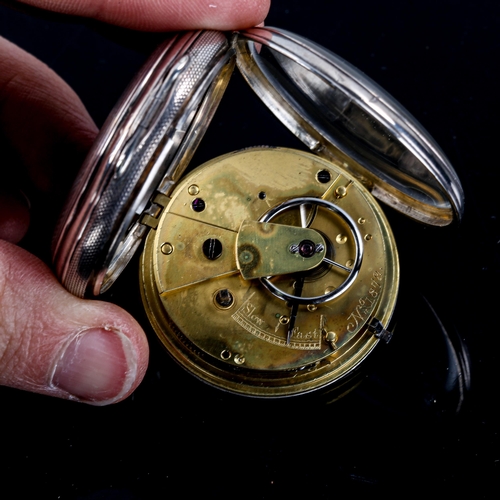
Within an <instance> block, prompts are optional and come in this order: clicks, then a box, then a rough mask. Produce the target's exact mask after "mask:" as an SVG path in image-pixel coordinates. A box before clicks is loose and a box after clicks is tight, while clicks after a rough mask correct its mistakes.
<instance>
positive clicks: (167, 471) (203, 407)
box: [0, 0, 500, 499]
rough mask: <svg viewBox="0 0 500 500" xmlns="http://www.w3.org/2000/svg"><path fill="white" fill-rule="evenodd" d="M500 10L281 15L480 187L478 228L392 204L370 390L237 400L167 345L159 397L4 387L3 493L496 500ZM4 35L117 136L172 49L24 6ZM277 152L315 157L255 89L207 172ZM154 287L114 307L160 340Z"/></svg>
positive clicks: (481, 5) (230, 99)
mask: <svg viewBox="0 0 500 500" xmlns="http://www.w3.org/2000/svg"><path fill="white" fill-rule="evenodd" d="M499 10H500V9H499V7H498V4H497V3H496V2H493V1H486V0H475V1H474V2H472V1H471V0H465V1H460V0H455V1H452V0H433V1H431V0H419V1H418V2H413V1H406V2H401V1H396V0H380V1H377V2H375V1H371V2H368V1H351V2H333V1H326V0H307V1H305V2H299V1H297V0H288V1H285V0H275V1H274V2H273V6H272V9H271V12H270V15H269V18H268V21H267V23H268V24H269V25H274V26H280V27H283V28H286V29H289V30H292V31H295V32H297V33H300V34H302V35H304V36H306V37H308V38H311V39H313V40H315V41H317V42H319V43H321V44H323V45H325V46H326V47H328V48H329V49H331V50H333V51H334V52H336V53H337V54H339V55H341V56H342V57H344V58H345V59H347V60H348V61H350V62H351V63H353V64H354V65H356V66H358V67H359V68H360V69H361V70H363V71H364V72H366V73H367V74H368V75H369V76H370V77H372V78H373V79H374V80H375V81H377V82H378V83H379V84H381V85H382V86H383V87H385V88H386V89H387V90H388V91H389V92H390V93H391V94H393V95H394V97H396V99H398V100H399V101H400V102H402V103H403V104H404V105H405V107H406V108H407V109H408V110H409V111H410V112H411V113H412V114H413V115H414V116H415V117H416V118H417V119H418V120H419V121H420V122H421V123H422V124H423V125H424V126H425V127H426V128H427V129H428V130H429V132H430V133H431V135H433V136H434V138H435V139H436V140H437V142H438V143H439V144H440V145H441V147H442V148H443V149H444V151H445V152H446V154H447V155H448V157H449V158H450V160H451V162H452V164H453V165H454V166H455V168H456V170H457V172H458V174H459V176H460V178H461V181H462V184H463V187H464V190H465V196H466V209H465V218H464V220H463V223H462V224H461V225H460V226H458V227H457V226H455V227H452V228H445V229H434V228H426V227H423V226H420V225H418V224H416V223H413V222H410V221H407V220H404V218H402V217H400V216H398V215H396V214H394V213H392V212H391V211H390V210H387V214H388V217H389V218H390V220H391V222H392V224H393V226H394V232H395V236H396V240H397V242H398V247H399V251H400V257H401V272H402V283H403V289H402V293H401V303H400V306H399V311H398V314H399V318H400V320H399V322H400V324H399V326H398V330H397V334H398V335H396V336H395V338H394V340H393V341H392V342H391V344H390V345H389V346H388V347H387V350H386V352H385V353H384V357H383V358H382V363H381V364H379V365H378V366H376V367H374V369H373V371H372V372H371V375H370V376H369V377H368V379H367V380H366V382H365V383H364V384H363V385H362V386H361V387H360V389H358V390H356V391H355V392H354V393H353V394H351V395H349V396H348V397H346V398H345V399H343V400H342V401H340V402H337V403H333V404H326V403H325V402H324V401H315V400H310V399H304V400H303V401H300V402H298V403H295V404H288V403H283V402H281V403H280V402H278V403H262V402H259V401H253V400H252V401H241V400H239V399H232V398H227V397H224V396H223V395H221V394H220V393H218V392H217V391H213V390H209V389H208V388H206V387H204V386H202V384H201V383H199V382H197V381H196V380H193V379H192V378H191V377H190V376H188V375H186V374H185V373H184V372H182V371H181V370H180V369H179V368H178V367H177V366H176V365H175V364H174V363H173V362H172V361H171V360H170V359H169V358H168V356H167V355H166V354H165V353H164V352H163V351H162V350H161V348H160V347H159V345H157V344H156V341H155V339H154V337H153V335H151V336H150V338H151V342H150V343H151V346H152V354H151V363H150V368H149V370H148V373H147V375H146V378H145V380H144V382H143V384H142V385H141V387H140V388H139V389H138V390H137V391H136V392H135V394H134V395H133V396H132V397H131V398H129V399H128V400H127V401H125V402H123V403H120V404H117V405H114V406H112V407H106V408H94V407H88V406H85V405H80V404H75V403H71V402H66V401H59V400H52V399H49V398H46V397H41V396H37V395H33V394H27V393H21V392H18V391H14V390H11V389H6V388H0V398H1V399H0V401H1V405H0V406H1V408H2V410H1V412H2V417H1V420H0V422H1V428H2V434H3V437H2V445H1V452H0V457H1V458H0V460H1V464H0V465H1V467H0V478H1V482H0V484H1V488H2V489H4V492H3V493H0V497H2V498H17V497H35V498H61V499H65V498H78V499H101V498H103V499H104V498H106V499H107V498H112V499H114V498H117V499H118V498H120V499H122V498H123V499H142V498H159V497H162V496H168V497H171V498H178V497H187V496H189V497H195V496H196V495H204V496H205V495H206V496H211V497H213V498H221V497H222V498H224V497H229V496H231V497H241V496H244V497H247V498H248V497H250V498H275V497H278V496H280V495H284V494H291V495H293V496H294V497H295V498H297V497H298V496H299V495H304V496H307V497H308V498H312V497H317V498H334V497H335V496H336V495H338V494H339V493H344V494H345V493H347V494H360V493H383V494H386V495H388V496H394V497H398V498H400V497H403V496H407V495H408V494H409V493H411V492H415V491H418V492H420V493H422V492H423V493H426V494H437V493H438V492H439V493H446V494H450V495H451V494H457V493H458V494H460V493H461V492H464V491H465V488H466V487H472V488H473V491H474V492H475V493H474V496H475V498H493V497H496V495H497V493H496V492H495V487H496V486H497V484H498V479H499V467H500V463H499V462H500V448H499V442H498V440H499V438H498V432H499V431H500V411H499V410H498V403H497V399H498V389H497V384H498V368H497V365H498V358H499V356H498V349H499V347H500V342H499V333H500V331H499V327H498V300H499V294H498V281H499V277H500V276H499V269H500V262H499V245H500V227H499V217H500V213H499V199H498V194H497V192H498V184H499V180H500V176H499V173H498V152H497V149H496V148H497V147H498V138H497V135H498V132H499V130H498V125H497V115H498V111H499V106H498V85H499V84H498V79H497V77H496V74H497V71H498V60H499V50H498V49H499V36H498V31H499V29H500V26H499ZM0 34H1V35H2V36H4V37H6V38H9V39H10V40H12V41H14V42H16V43H18V44H19V45H20V46H21V47H23V48H25V49H26V50H28V51H30V52H32V53H33V54H35V55H36V56H37V57H39V58H40V59H42V60H43V61H45V62H46V63H47V64H49V65H50V66H51V67H52V68H53V69H54V70H55V71H56V72H58V73H59V74H60V75H61V76H62V77H63V78H65V79H66V80H67V81H68V82H69V84H70V85H71V86H73V88H74V89H75V90H76V91H77V93H78V94H79V95H80V96H81V98H82V100H83V102H84V104H85V105H86V106H87V108H88V109H89V111H90V114H91V115H92V117H93V118H94V119H95V121H96V122H97V123H98V124H99V125H100V124H102V122H103V121H104V119H105V118H106V116H107V114H108V113H109V111H110V110H111V108H112V106H113V104H114V103H115V101H116V100H117V99H118V97H119V95H120V93H121V92H122V90H123V89H124V88H125V86H126V85H127V83H128V81H129V80H130V78H131V77H132V76H133V74H134V73H135V71H136V70H137V69H138V68H139V67H140V64H141V62H142V61H143V60H144V58H145V57H146V54H147V53H148V52H149V51H150V50H151V48H152V47H153V46H154V45H155V44H156V43H157V41H158V39H159V38H161V37H158V35H155V36H151V35H148V34H136V33H130V32H127V31H123V30H119V29H106V28H105V27H103V26H100V25H98V24H95V23H91V22H85V21H81V20H78V19H67V18H64V17H61V16H54V15H42V16H41V15H39V14H37V12H36V11H34V10H23V11H17V10H13V9H12V8H11V7H8V6H0ZM257 123H258V124H259V126H256V124H257ZM258 144H272V145H281V146H293V147H300V145H299V144H298V143H297V142H296V141H295V140H294V139H293V138H292V137H290V134H289V133H288V132H287V131H286V130H284V129H283V127H281V126H280V125H279V124H278V122H277V121H276V120H274V119H273V118H271V117H270V115H269V113H268V112H267V110H265V109H264V107H263V106H261V105H259V104H257V103H256V102H255V100H254V97H253V95H252V94H251V92H250V91H249V90H247V89H245V87H244V85H243V84H242V82H241V81H239V80H238V79H237V78H236V79H235V80H234V82H232V83H231V85H230V88H229V89H228V93H227V95H226V96H225V98H224V99H223V103H222V105H221V108H220V110H219V112H218V114H217V115H216V117H215V119H214V122H213V124H212V125H211V127H210V129H209V132H208V133H207V136H206V138H205V140H204V142H203V143H202V145H201V147H200V150H199V152H198V153H197V156H196V158H195V161H194V162H193V163H194V164H197V163H199V162H201V161H203V160H205V159H208V158H211V157H213V156H215V155H218V154H222V153H225V152H228V151H231V150H235V149H238V148H241V147H246V146H251V145H258ZM2 168H3V167H2ZM44 231H45V232H44V233H43V234H44V235H45V236H43V235H40V234H38V233H36V231H35V230H34V231H33V232H32V234H31V235H29V236H28V238H27V240H26V243H25V245H26V246H28V247H30V246H33V241H36V242H37V251H38V253H39V254H40V255H41V256H42V257H43V258H46V259H47V256H48V252H49V250H48V248H49V240H50V234H49V233H50V229H47V228H46V229H45V230H44ZM44 238H45V239H44ZM40 242H43V243H40ZM136 275H137V263H134V262H133V263H132V265H131V266H130V268H129V269H128V270H127V271H126V272H125V275H124V276H123V277H122V278H120V284H119V286H118V287H116V288H117V289H118V290H116V291H112V292H111V293H110V297H108V298H109V299H110V300H115V301H116V302H118V303H120V304H122V305H124V306H125V307H127V309H129V310H130V311H131V312H132V313H133V314H134V315H135V316H136V317H137V318H138V319H139V320H140V321H141V322H142V323H143V324H144V326H145V328H146V329H147V328H148V327H147V322H146V320H145V319H144V314H143V312H142V308H141V304H140V298H139V295H138V291H137V277H136ZM422 297H425V300H424V299H422ZM426 301H428V302H430V303H431V304H432V306H433V308H434V309H435V311H436V314H437V315H438V317H439V318H440V321H442V326H444V328H445V329H446V331H447V332H448V334H449V335H450V338H451V342H452V344H453V346H454V348H455V350H454V351H453V352H454V353H455V354H458V355H459V357H460V356H462V358H463V359H469V361H470V375H471V376H470V390H466V388H465V386H464V387H461V388H460V387H458V386H457V384H454V385H453V384H451V385H450V384H449V383H448V385H447V381H448V382H449V380H450V378H449V377H448V375H449V373H450V370H453V368H454V367H456V366H455V365H453V356H450V351H449V349H448V351H447V349H446V342H445V340H444V339H445V338H444V337H443V328H442V327H441V325H440V324H439V322H438V320H437V319H436V317H435V316H434V315H433V314H432V313H431V312H430V310H429V308H428V306H427V305H426V304H427V302H426ZM148 332H149V330H148ZM149 333H150V332H149ZM461 343H463V344H464V345H465V347H463V346H461ZM467 353H468V354H467ZM458 366H459V368H460V369H461V370H462V375H463V378H462V379H461V380H462V381H469V379H468V376H467V370H465V367H466V363H465V362H464V361H462V362H461V364H460V363H459V365H458ZM462 398H463V404H462ZM459 407H460V411H458V413H457V409H458V408H459ZM8 487H10V488H13V489H12V490H11V493H8V494H7V493H6V492H7V488H8ZM490 488H493V489H490ZM179 491H181V492H182V493H179Z"/></svg>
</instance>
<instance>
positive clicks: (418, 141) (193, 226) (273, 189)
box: [54, 27, 463, 398]
mask: <svg viewBox="0 0 500 500" xmlns="http://www.w3.org/2000/svg"><path fill="white" fill-rule="evenodd" d="M235 63H236V65H237V66H238V68H239V70H240V72H241V73H242V75H243V76H244V78H245V79H246V81H247V82H248V84H249V85H250V87H252V88H253V90H254V91H255V92H256V93H257V95H258V96H259V97H260V98H261V100H262V101H263V102H264V103H265V104H266V105H267V106H268V107H269V109H270V110H271V111H272V112H273V113H274V114H275V115H276V116H277V117H278V118H279V119H280V120H281V121H282V122H283V124H285V125H286V126H287V127H288V128H289V129H290V130H291V131H292V132H293V133H294V134H295V135H296V136H297V137H299V138H300V139H301V140H302V141H303V142H304V144H305V145H306V146H307V147H308V148H309V150H310V151H311V152H303V151H299V150H292V149H283V148H277V147H271V146H269V147H256V148H250V149H246V150H243V151H237V152H233V153H228V154H226V155H224V156H222V157H219V158H215V159H213V160H211V161H209V162H207V163H205V164H204V165H201V166H199V167H197V168H195V169H194V170H192V171H191V172H190V173H189V174H187V175H185V176H183V173H184V172H185V170H186V167H187V166H188V164H189V163H190V160H191V158H192V156H193V153H194V151H195V149H196V147H197V145H198V144H199V142H200V140H201V138H202V136H203V133H204V131H205V130H206V128H207V126H208V124H209V122H210V120H211V118H212V116H213V114H214V112H215V110H216V108H217V105H218V103H219V101H220V99H221V97H222V95H223V92H224V90H225V88H226V85H227V83H228V81H229V78H230V76H231V73H232V71H233V69H234V64H235ZM375 198H377V199H378V200H380V201H382V202H384V203H385V204H387V205H390V206H391V207H393V208H395V209H396V210H399V211H400V212H403V213H405V214H406V215H408V216H409V217H411V218H413V219H416V220H418V221H420V222H423V223H426V224H432V225H438V226H444V225H447V224H449V223H451V222H452V221H453V220H454V219H460V217H461V215H462V211H463V193H462V189H461V186H460V182H459V180H458V178H457V176H456V174H455V172H454V170H453V168H452V167H451V165H450V163H449V162H448V160H447V159H446V158H445V156H444V154H443V153H442V152H441V150H440V149H439V147H438V146H437V145H436V143H435V142H434V141H433V140H432V139H431V138H430V137H429V135H428V134H427V133H426V132H425V131H424V130H423V129H422V127H421V126H420V125H419V124H418V123H417V122H416V121H415V120H414V119H413V118H412V117H411V116H410V115H409V114H408V113H407V112H406V111H405V110H404V109H403V108H402V107H401V106H400V105H399V104H398V103H397V102H395V101H394V100H393V99H392V98H391V97H390V96H389V95H387V93H386V92H384V91H383V90H382V89H381V88H379V87H378V86H377V85H376V84H375V83H373V82H372V81H371V80H370V79H368V78H367V77H366V76H365V75H363V74H362V73H361V72H359V71H358V70H356V69H355V68H353V67H352V66H351V65H349V64H348V63H346V62H345V61H344V60H342V59H341V58H339V57H338V56H336V55H334V54H332V53H330V52H329V51H327V50H325V49H324V48H322V47H320V46H318V45H315V44H314V43H312V42H310V41H308V40H305V39H303V38H301V37H299V36H297V35H294V34H291V33H288V32H286V31H283V30H279V29H274V28H267V27H266V28H253V29H249V30H246V31H242V32H240V33H237V34H232V35H227V34H224V33H221V32H214V31H198V32H189V33H183V34H179V35H177V36H175V37H174V38H172V39H171V40H169V41H168V42H167V43H165V44H164V45H163V46H161V47H160V48H159V49H158V50H157V51H156V52H155V53H154V54H153V56H152V57H151V58H150V59H149V61H148V62H147V63H146V65H145V66H144V68H143V69H142V71H141V72H140V74H139V75H138V77H137V78H136V80H135V81H134V82H133V84H132V85H131V86H130V87H129V89H128V91H127V92H126V93H125V94H124V96H123V98H122V100H121V101H120V102H119V104H118V105H117V107H116V108H115V110H114V111H113V113H112V114H111V116H110V117H109V119H108V121H107V122H106V124H105V126H104V127H103V129H102V131H101V133H100V135H99V137H98V139H97V141H96V143H95V145H94V147H93V149H92V151H91V152H90V154H89V156H88V157H87V160H86V162H85V164H84V165H83V168H82V170H81V173H80V175H79V177H78V179H77V182H76V183H75V186H74V188H73V190H72V193H71V196H70V199H69V201H68V203H67V206H66V209H65V212H64V214H63V217H62V220H61V224H60V228H59V230H58V232H57V234H56V238H55V245H54V263H55V268H56V272H57V274H58V276H59V278H60V280H61V281H62V283H63V284H64V285H65V286H66V287H67V288H68V290H70V291H71V292H72V293H74V294H76V295H79V296H92V295H94V296H96V295H99V294H101V293H102V292H104V291H106V290H107V289H109V287H110V286H111V285H112V284H113V282H114V281H115V279H116V277H117V276H118V275H119V273H120V272H121V271H122V270H123V268H124V266H125V265H126V264H127V263H128V262H129V260H130V258H131V256H132V255H133V253H134V252H135V251H136V249H137V248H138V247H139V246H141V245H142V242H143V240H144V238H145V243H144V248H143V250H142V257H141V264H140V287H141V292H142V297H143V303H144V307H145V309H146V311H147V314H148V317H149V319H150V321H151V324H152V326H153V328H154V330H155V331H156V333H157V335H158V337H159V338H160V340H161V341H162V343H163V344H164V345H165V347H166V349H167V350H168V352H169V353H170V354H171V355H172V356H173V358H174V359H175V360H176V361H178V362H179V364H180V365H182V366H183V367H184V368H185V369H187V370H188V371H189V372H191V373H192V374H194V375H195V376H197V377H198V378H200V379H201V380H203V381H205V382H208V383H209V384H211V385H213V386H216V387H218V388H221V389H224V390H226V391H229V392H233V393H237V394H243V395H247V396H256V397H271V398H275V397H284V396H293V395H298V394H304V393H308V392H311V391H315V390H318V389H325V388H333V389H334V390H337V391H338V392H339V393H341V392H343V391H345V390H348V389H349V388H350V387H352V385H353V384H354V381H355V380H356V376H357V374H358V373H360V368H362V366H363V365H364V364H365V360H366V359H367V358H368V357H369V355H370V354H371V353H372V351H374V350H375V348H376V346H377V344H378V343H380V342H384V341H388V340H389V339H390V337H391V333H390V330H389V323H390V321H391V318H392V316H393V312H394V309H395V305H396V298H397V293H398V284H399V265H398V254H397V250H396V244H395V241H394V237H393V235H392V232H391V229H390V227H389V224H388V222H387V219H386V217H385V215H384V213H383V212H382V210H381V208H380V206H379V205H378V203H377V201H376V199H375Z"/></svg>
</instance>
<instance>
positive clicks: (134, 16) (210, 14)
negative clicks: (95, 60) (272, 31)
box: [20, 0, 270, 31]
mask: <svg viewBox="0 0 500 500" xmlns="http://www.w3.org/2000/svg"><path fill="white" fill-rule="evenodd" d="M20 1H21V2H22V3H25V4H29V5H32V6H34V7H39V8H42V9H46V10H51V11H54V12H60V13H63V14H71V15H76V16H82V17H89V18H93V19H97V20H99V21H104V22H107V23H110V24H115V25H118V26H123V27H125V28H131V29H136V30H143V31H172V30H187V29H201V28H203V29H217V30H234V29H239V28H246V27H251V26H255V25H257V24H259V23H261V22H262V21H263V20H264V18H265V17H266V15H267V12H268V10H269V4H270V0H153V1H151V0H122V1H120V2H115V1H111V2H110V1H108V0H20Z"/></svg>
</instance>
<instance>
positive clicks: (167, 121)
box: [53, 31, 234, 297]
mask: <svg viewBox="0 0 500 500" xmlns="http://www.w3.org/2000/svg"><path fill="white" fill-rule="evenodd" d="M233 64H234V58H233V51H232V50H231V48H230V44H229V41H228V39H227V36H226V35H225V34H224V33H222V32H216V31H197V32H188V33H181V34H178V35H176V36H174V37H173V38H172V39H170V40H169V41H167V42H166V43H165V44H163V45H161V46H160V47H159V48H158V49H157V50H156V51H155V52H154V53H153V55H152V56H151V57H150V58H149V59H148V61H147V63H146V64H145V65H144V67H143V68H142V70H141V72H140V73H139V74H138V75H137V77H136V78H135V80H134V81H133V82H132V84H131V85H130V86H129V87H128V89H127V91H126V92H125V93H124V95H123V97H122V98H121V100H120V101H119V103H118V104H117V105H116V106H115V108H114V110H113V112H112V113H111V114H110V116H109V118H108V120H107V121H106V123H105V125H104V126H103V128H102V130H101V132H100V134H99V136H98V138H97V140H96V142H95V143H94V145H93V147H92V149H91V151H90V152H89V154H88V156H87V158H86V160H85V162H84V164H83V165H82V168H81V170H80V173H79V175H78V178H77V180H76V182H75V184H74V186H73V189H72V191H71V193H70V197H69V200H68V203H67V204H66V208H65V211H64V212H63V214H62V217H61V219H60V223H59V226H58V229H57V231H56V234H55V239H54V247H53V261H54V265H55V271H56V274H57V276H58V277H59V279H60V280H61V282H62V283H63V285H64V286H65V287H66V288H67V289H68V290H69V291H70V292H72V293H73V294H75V295H77V296H80V297H83V296H84V295H87V294H91V295H98V294H99V293H102V292H103V291H105V290H106V289H107V288H109V286H110V285H111V284H112V283H113V282H114V280H115V279H116V277H117V275H118V274H119V272H120V271H121V270H122V269H123V268H124V267H125V265H126V264H127V263H128V261H129V259H130V258H131V257H132V255H133V253H134V251H135V250H136V249H137V247H138V246H139V244H140V241H141V239H142V237H143V236H144V233H145V232H146V231H145V230H146V228H145V226H143V225H141V224H139V223H138V219H139V217H140V216H141V214H142V213H143V212H144V210H145V209H147V206H148V203H149V200H150V198H151V196H152V194H153V193H154V192H155V190H159V189H161V190H162V191H163V193H164V194H167V195H168V192H169V190H170V189H171V188H172V187H173V186H174V185H175V183H176V181H177V180H178V179H179V178H180V176H181V175H182V173H183V170H184V168H185V167H186V165H187V164H188V163H189V160H190V158H191V157H192V154H193V153H194V149H195V148H196V146H197V145H198V143H199V141H200V140H201V138H202V136H203V134H204V132H205V130H206V128H207V127H208V124H209V122H210V120H211V118H212V116H213V113H214V112H215V109H216V107H217V104H218V102H219V100H220V98H221V97H222V94H223V91H224V88H225V86H226V84H227V81H228V80H229V76H230V74H231V71H232V67H233ZM134 221H135V222H134Z"/></svg>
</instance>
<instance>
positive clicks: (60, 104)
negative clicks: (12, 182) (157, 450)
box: [0, 0, 269, 405]
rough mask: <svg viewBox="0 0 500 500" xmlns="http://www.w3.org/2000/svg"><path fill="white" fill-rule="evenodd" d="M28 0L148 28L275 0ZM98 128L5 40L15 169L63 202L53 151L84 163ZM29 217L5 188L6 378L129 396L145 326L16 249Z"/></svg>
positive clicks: (0, 54)
mask: <svg viewBox="0 0 500 500" xmlns="http://www.w3.org/2000/svg"><path fill="white" fill-rule="evenodd" d="M24 3H26V4H30V5H32V6H34V7H40V8H43V9H47V10H52V11H57V12H61V13H67V14H72V15H77V16H82V17H89V18H93V19H97V20H100V21H103V22H107V23H110V24H115V25H118V26H122V27H126V28H130V29H137V30H147V31H168V30H184V29H197V28H207V29H221V30H230V29H238V28H242V27H248V26H254V25H256V24H259V23H261V22H262V21H263V20H264V18H265V16H266V14H267V11H268V9H269V0H157V1H153V2H152V1H149V0H122V1H120V2H108V1H105V0H25V1H24ZM97 132H98V130H97V127H96V126H95V124H94V123H93V121H92V119H91V118H90V116H89V115H88V113H87V111H86V110H85V107H84V106H83V104H82V103H81V101H80V100H79V99H78V97H77V96H76V94H75V93H74V92H73V91H72V90H71V89H70V88H69V86H68V85H67V84H66V83H64V82H63V81H62V80H61V79H60V78H59V77H58V76H57V75H56V74H55V73H54V72H53V71H51V70H50V69H49V68H48V67H47V66H45V65H44V64H43V63H42V62H40V61H38V60H37V59H36V58H34V57H33V56H31V55H29V54H27V53H26V52H24V51H23V50H22V49H20V48H19V47H17V46H16V45H14V44H12V43H10V42H8V41H7V40H5V39H2V38H0V145H2V144H8V147H9V148H10V149H11V150H12V151H15V152H16V154H15V155H14V156H13V158H15V159H16V162H17V163H18V164H14V165H12V164H10V165H9V166H8V168H9V170H10V171H12V170H11V169H15V170H16V171H21V170H22V172H23V173H22V175H23V176H25V177H26V179H29V182H30V184H31V185H32V186H35V188H36V189H37V190H38V191H40V192H41V193H44V194H45V195H47V196H58V197H60V198H62V199H63V198H64V197H65V196H66V194H67V193H62V192H61V191H60V190H58V189H59V187H58V186H57V183H56V178H57V176H58V172H57V169H56V168H55V167H54V165H56V164H57V163H58V161H56V160H55V158H56V157H57V155H61V154H64V156H65V161H64V164H65V165H68V164H69V165H71V166H74V167H75V168H77V167H78V165H79V162H80V161H81V159H82V157H83V156H84V154H85V152H86V151H87V150H88V148H89V147H90V145H91V144H92V142H93V140H94V139H95V136H96V134H97ZM61 152H62V153H61ZM4 168H5V167H4ZM2 174H3V172H2ZM74 174H76V172H73V173H72V175H74ZM7 177H8V176H7ZM29 223H30V208H29V203H28V202H27V200H26V198H25V197H24V196H23V194H22V193H21V192H20V191H19V189H17V190H16V189H13V188H12V186H9V185H7V186H5V184H4V185H2V186H0V312H1V314H0V385H5V386H9V387H15V388H19V389H23V390H28V391H33V392H38V393H41V394H47V395H52V396H56V397H60V398H65V399H72V400H76V401H81V402H86V403H90V404H94V405H105V404H110V403H114V402H117V401H121V400H122V399H124V398H126V397H127V396H128V395H130V394H131V393H132V392H133V391H134V390H135V389H136V387H137V386H138V385H139V383H140V382H141V380H142V378H143V377H144V374H145V372H146V368H147V364H148V357H149V348H148V344H147V340H146V337H145V334H144V332H143V330H142V329H141V327H140V326H139V324H138V323H137V322H136V321H135V320H134V319H133V318H132V317H131V316H130V315H129V314H128V313H127V312H125V311H123V310H122V309H120V308H119V307H118V306H116V305H114V304H109V303H106V302H101V301H89V300H83V299H79V298H77V297H74V296H73V295H71V294H70V293H68V292H67V291H66V290H65V289H64V288H63V287H62V286H61V285H60V284H59V283H58V281H57V280H56V278H55V277H54V276H53V274H52V272H51V270H50V269H49V267H48V266H47V265H45V264H44V263H43V262H42V261H41V260H40V259H39V258H37V257H35V256H34V255H32V254H30V253H29V252H27V251H26V250H24V249H22V248H20V247H19V246H17V243H19V242H20V241H21V240H22V239H23V237H24V235H25V234H26V232H27V230H28V226H29Z"/></svg>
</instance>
